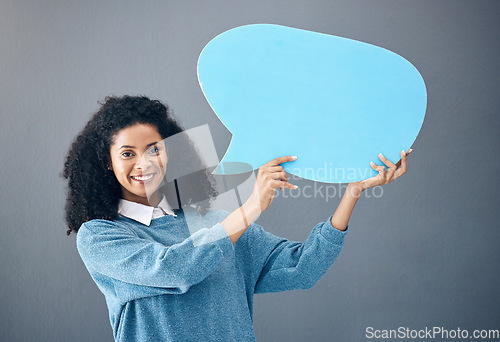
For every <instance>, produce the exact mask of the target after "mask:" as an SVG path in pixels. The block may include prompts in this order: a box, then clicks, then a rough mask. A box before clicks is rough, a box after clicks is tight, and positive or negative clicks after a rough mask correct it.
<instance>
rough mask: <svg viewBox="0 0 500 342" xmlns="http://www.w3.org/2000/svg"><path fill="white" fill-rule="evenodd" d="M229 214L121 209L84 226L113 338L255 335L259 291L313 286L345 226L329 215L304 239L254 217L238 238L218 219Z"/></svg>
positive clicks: (82, 247) (85, 253) (80, 242)
mask: <svg viewBox="0 0 500 342" xmlns="http://www.w3.org/2000/svg"><path fill="white" fill-rule="evenodd" d="M227 215H228V213H227V212H223V211H210V212H209V213H208V214H206V215H205V216H200V215H196V214H194V213H193V212H191V211H189V210H186V211H180V212H179V213H178V215H177V217H173V216H170V215H169V216H164V217H160V218H157V219H154V220H152V221H151V225H150V226H145V225H143V224H141V223H138V222H136V221H134V220H132V219H129V218H125V217H120V218H119V219H117V220H115V221H107V220H92V221H89V222H86V223H84V224H83V225H82V227H81V228H80V230H79V232H78V234H77V247H78V252H79V253H80V256H81V258H82V260H83V262H84V263H85V266H86V267H87V269H88V271H89V273H90V275H91V276H92V278H93V279H94V281H95V282H96V284H97V286H98V287H99V289H100V290H101V292H102V293H103V294H104V296H105V298H106V304H107V306H108V309H109V318H110V322H111V326H112V329H113V335H114V338H115V340H116V341H148V342H151V341H255V335H254V331H253V325H252V305H253V295H254V293H265V292H278V291H287V290H296V289H309V288H311V287H312V286H314V284H316V282H317V281H318V280H319V279H320V278H321V277H322V276H323V274H324V273H325V272H326V271H327V270H328V268H329V267H330V265H331V264H332V263H333V262H334V261H335V259H336V257H337V256H338V255H339V253H340V251H341V249H342V246H343V243H344V236H345V234H346V232H342V231H339V230H337V229H335V228H333V227H332V225H331V223H330V219H328V220H327V221H326V222H325V223H319V224H317V225H316V226H315V227H314V229H313V230H312V232H311V234H310V235H309V237H308V238H307V240H306V241H305V242H304V243H301V242H294V241H289V240H286V239H283V238H279V237H276V236H274V235H272V234H270V233H268V232H265V231H264V230H263V229H262V227H260V226H259V225H257V224H252V225H250V227H248V229H247V230H246V231H245V232H244V233H243V235H242V236H241V237H240V238H239V239H238V241H237V242H236V243H235V244H234V245H233V244H232V242H231V240H230V238H229V236H228V235H227V232H226V230H225V229H224V227H223V226H222V225H221V224H220V222H222V220H224V218H225V217H226V216H227Z"/></svg>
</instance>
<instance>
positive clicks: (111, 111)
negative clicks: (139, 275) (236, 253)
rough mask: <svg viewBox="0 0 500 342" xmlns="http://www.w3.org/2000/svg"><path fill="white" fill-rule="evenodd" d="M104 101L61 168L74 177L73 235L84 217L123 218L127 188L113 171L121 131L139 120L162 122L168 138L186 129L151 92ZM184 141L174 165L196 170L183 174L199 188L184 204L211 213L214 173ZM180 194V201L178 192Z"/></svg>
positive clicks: (70, 191)
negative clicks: (115, 142) (121, 207)
mask: <svg viewBox="0 0 500 342" xmlns="http://www.w3.org/2000/svg"><path fill="white" fill-rule="evenodd" d="M99 104H100V105H101V107H100V109H99V110H98V111H97V112H96V113H95V114H94V115H93V116H92V117H91V119H90V120H89V122H88V123H87V124H86V126H85V127H84V128H83V130H82V131H81V132H80V133H79V134H78V136H77V137H76V138H75V140H74V141H73V143H72V145H71V147H70V149H69V151H68V153H67V155H66V159H65V163H64V170H63V172H62V173H61V176H62V177H63V178H65V179H66V180H67V181H68V187H67V197H66V207H65V212H66V223H67V225H68V227H69V229H68V230H67V232H66V234H67V235H70V234H71V232H72V231H73V232H75V233H77V232H78V229H79V228H80V226H81V225H82V224H83V223H84V222H87V221H90V220H92V219H106V220H114V219H116V218H117V217H118V203H119V201H120V198H121V196H122V192H121V187H120V184H119V183H118V180H117V179H116V177H115V175H114V173H113V172H110V171H109V170H108V166H109V165H110V164H111V156H110V148H111V145H112V141H113V137H114V135H115V134H116V133H118V132H119V131H120V130H122V129H124V128H126V127H129V126H133V125H135V124H150V125H152V126H154V127H156V128H157V129H158V132H159V134H160V135H161V137H162V138H163V139H166V138H168V137H171V136H173V135H175V134H177V133H180V132H183V129H182V128H181V126H180V125H179V124H178V123H177V122H176V120H175V119H174V118H173V117H172V115H171V113H170V112H169V110H168V107H167V106H166V105H164V104H163V103H161V102H160V101H158V100H151V99H149V98H147V97H145V96H123V97H114V96H111V97H106V98H105V102H104V103H99ZM181 136H182V135H181ZM184 142H185V145H186V146H185V147H184V148H182V152H181V153H182V155H180V153H176V151H175V150H170V151H169V152H168V155H169V163H168V164H169V168H171V165H173V166H175V167H177V168H183V169H184V170H194V172H183V173H181V174H184V175H187V176H186V178H187V179H188V181H187V182H185V183H187V184H189V186H190V187H191V188H192V189H195V191H194V193H193V194H192V195H188V196H184V197H183V198H182V201H183V203H182V204H183V205H186V204H191V205H192V206H194V207H195V208H196V209H197V210H198V211H199V212H200V213H201V214H205V213H206V212H207V211H208V208H209V206H210V202H211V199H213V198H215V196H217V191H216V189H215V184H214V178H213V176H212V175H211V174H210V173H209V172H208V169H207V168H206V166H205V165H204V164H203V162H202V160H201V159H200V158H199V156H198V154H197V153H196V149H195V148H194V146H193V144H192V143H191V141H189V139H188V138H187V137H186V138H185V139H184ZM186 151H190V152H191V154H192V155H186ZM169 168H167V174H168V172H169V171H168V169H169ZM197 170H201V171H197ZM177 174H179V172H177ZM171 185H172V182H170V183H167V184H166V185H164V186H163V187H162V188H160V191H161V192H163V193H165V192H166V191H170V192H171V191H172V190H171V189H172V186H171ZM175 188H176V187H175ZM175 188H174V189H175ZM167 189H170V190H167ZM177 199H178V200H179V201H180V198H179V194H178V193H177ZM179 210H180V204H179Z"/></svg>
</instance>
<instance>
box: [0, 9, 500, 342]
mask: <svg viewBox="0 0 500 342" xmlns="http://www.w3.org/2000/svg"><path fill="white" fill-rule="evenodd" d="M499 13H500V2H498V1H473V0H470V1H436V0H428V1H395V0H349V1H347V0H342V1H340V0H337V1H335V0H328V1H327V0H324V1H320V0H308V1H299V0H287V1H270V0H267V1H261V0H253V1H235V0H233V1H206V0H205V1H159V0H156V1H117V0H114V1H94V0H92V1H76V0H72V1H62V0H61V1H56V0H48V1H35V0H24V1H19V0H1V1H0V49H1V50H0V79H1V84H0V110H1V117H0V119H1V126H0V142H1V144H0V146H1V163H0V174H1V178H0V182H1V183H0V184H1V191H0V200H1V205H0V215H1V234H2V235H1V239H0V262H1V273H0V274H1V281H0V296H1V305H0V317H1V319H0V339H1V340H2V341H111V340H112V334H111V327H110V324H109V321H108V316H107V308H106V306H105V301H104V297H103V296H102V294H101V293H100V292H99V290H98V289H97V287H96V286H95V284H94V283H93V281H92V279H91V278H90V276H89V275H88V273H87V271H86V269H85V268H84V265H83V263H82V262H81V260H80V258H79V256H78V254H77V251H76V247H75V237H74V236H71V237H66V235H65V231H66V227H65V223H64V218H63V217H64V214H63V206H64V196H65V195H64V183H63V180H62V179H60V178H59V177H58V174H59V172H60V171H61V170H62V165H63V158H64V155H65V153H66V151H67V149H68V147H69V144H70V143H71V141H72V139H73V138H74V136H75V135H76V134H77V132H78V131H79V130H80V129H81V128H83V125H84V124H85V122H86V121H87V120H88V118H89V116H90V115H91V113H92V112H93V111H95V110H96V109H97V107H98V105H97V101H98V100H102V99H103V98H104V97H105V96H106V95H110V94H115V95H122V94H146V95H148V96H150V97H153V98H158V99H161V100H163V101H166V102H167V103H169V104H170V105H171V107H172V108H173V110H174V111H175V113H176V114H177V116H178V117H179V118H180V121H181V122H182V123H183V124H184V125H185V126H186V127H187V128H189V127H195V126H198V125H200V124H205V123H208V124H209V125H210V129H211V130H212V132H214V136H215V139H216V141H215V143H216V147H217V150H218V153H219V154H220V155H222V154H223V153H224V151H225V149H226V147H227V145H228V144H229V141H230V138H231V136H230V133H229V132H228V131H227V130H226V129H225V128H224V126H223V125H222V124H221V123H220V121H219V120H218V119H217V117H216V116H215V115H214V114H213V113H212V111H211V109H210V107H209V105H208V104H207V102H206V101H205V99H204V97H203V94H202V93H201V91H200V88H199V86H198V82H197V77H196V61H197V57H198V55H199V53H200V51H201V49H202V48H203V46H204V45H205V44H206V43H207V42H208V41H209V40H210V39H211V38H212V37H214V36H215V35H217V34H219V33H221V32H223V31H225V30H227V29H230V28H233V27H236V26H240V25H244V24H251V23H275V24H281V25H287V26H292V27H297V28H302V29H308V30H312V31H317V32H323V33H328V34H334V35H339V36H343V37H347V38H351V39H355V40H359V41H363V42H367V43H371V44H374V45H378V46H381V47H385V48H387V49H389V50H392V51H394V52H396V53H398V54H400V55H402V56H403V57H405V58H406V59H408V60H409V61H410V62H412V63H413V64H414V65H415V66H416V67H417V69H419V71H420V72H421V74H422V76H423V78H424V80H425V81H426V85H427V91H428V110H427V116H426V119H425V122H424V124H423V127H422V130H421V133H420V135H419V136H418V138H417V140H416V142H415V144H414V145H413V148H414V152H413V153H412V155H411V158H410V160H409V172H408V173H407V174H406V175H405V176H404V177H402V178H401V179H399V180H398V181H396V182H394V183H392V184H389V185H387V186H385V187H384V188H383V189H384V191H383V196H382V197H380V198H367V197H364V198H362V199H361V200H360V201H359V203H358V205H357V207H356V209H355V212H354V215H353V217H352V219H351V222H350V232H349V235H348V237H347V240H346V244H345V247H344V250H343V252H342V254H341V255H340V257H339V258H338V260H337V261H336V263H335V264H334V266H333V267H332V268H331V269H330V270H329V271H328V272H327V274H326V275H325V276H324V277H323V278H322V279H321V280H320V281H319V283H318V284H317V285H316V286H315V287H314V288H313V289H311V290H309V291H291V292H284V293H276V294H265V295H258V296H256V297H255V309H254V326H255V331H256V336H257V340H258V341H305V340H308V341H332V340H336V341H362V340H365V337H364V332H365V328H366V327H367V326H372V327H375V328H378V329H395V328H398V327H399V326H403V327H409V328H411V329H423V328H425V327H426V326H427V327H433V326H440V327H441V326H442V327H444V328H447V329H456V328H457V327H460V328H462V329H500V323H499V322H500V310H498V308H499V306H500V293H499V288H500V275H499V273H498V264H499V262H500V253H499V251H498V248H497V246H498V244H499V242H500V232H499V225H498V218H497V213H498V208H499V207H500V206H499V204H500V203H499V202H500V201H499V199H498V193H499V190H500V189H499V182H498V180H497V177H498V169H499V166H500V162H499V159H498V157H499V154H498V148H497V146H498V143H499V138H498V136H499V135H498V133H499V128H500V123H499V120H498V106H499V104H500V103H499V102H500V101H499V96H498V85H499V84H498V80H499V76H500V75H499V70H500V54H499V34H498V32H500V21H499V20H498V17H499ZM296 183H297V184H298V185H299V186H300V187H304V186H307V185H310V186H313V183H312V182H309V181H306V180H298V181H296ZM339 200H340V199H339V198H338V196H337V197H336V198H329V199H328V201H327V200H326V198H324V197H321V196H318V197H316V198H308V199H307V198H301V197H299V198H296V199H293V198H284V197H278V198H277V199H276V200H275V202H273V204H272V206H271V208H270V209H269V210H268V211H267V212H265V213H264V214H263V215H262V216H261V218H260V219H259V221H258V222H259V223H260V224H261V225H263V226H264V227H265V228H266V230H268V231H270V232H272V233H274V234H276V235H279V236H283V237H287V238H289V239H292V240H301V241H303V240H304V239H305V238H306V237H307V235H308V234H309V232H310V230H311V228H312V226H313V225H314V224H316V223H317V222H319V221H324V220H325V219H326V218H327V217H328V216H329V215H331V214H332V213H333V211H334V209H335V208H336V205H337V203H338V202H339Z"/></svg>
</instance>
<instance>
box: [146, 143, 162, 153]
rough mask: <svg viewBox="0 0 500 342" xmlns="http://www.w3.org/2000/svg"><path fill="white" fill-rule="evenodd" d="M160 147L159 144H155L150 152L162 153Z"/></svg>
mask: <svg viewBox="0 0 500 342" xmlns="http://www.w3.org/2000/svg"><path fill="white" fill-rule="evenodd" d="M160 151H161V150H160V148H159V147H158V146H156V145H155V146H153V147H152V148H151V149H150V150H149V154H155V155H158V154H159V153H160Z"/></svg>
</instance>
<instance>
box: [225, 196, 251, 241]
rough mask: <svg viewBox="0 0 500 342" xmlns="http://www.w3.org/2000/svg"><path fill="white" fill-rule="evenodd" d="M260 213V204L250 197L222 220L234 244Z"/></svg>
mask: <svg viewBox="0 0 500 342" xmlns="http://www.w3.org/2000/svg"><path fill="white" fill-rule="evenodd" d="M260 213H261V210H260V204H258V202H257V201H255V200H253V199H252V198H250V199H249V200H248V201H246V202H245V204H243V205H242V206H241V207H239V208H238V209H236V210H235V211H233V212H232V213H231V214H229V216H228V217H226V219H225V220H224V221H222V222H221V224H222V226H223V227H224V228H225V229H226V231H227V234H228V235H229V238H230V239H231V242H232V243H233V244H234V243H236V241H238V239H239V238H240V236H241V235H243V233H244V232H245V230H246V229H247V228H248V226H250V225H251V224H252V223H253V222H254V221H255V220H256V219H257V218H258V217H259V215H260Z"/></svg>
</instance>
